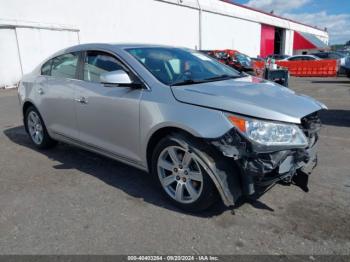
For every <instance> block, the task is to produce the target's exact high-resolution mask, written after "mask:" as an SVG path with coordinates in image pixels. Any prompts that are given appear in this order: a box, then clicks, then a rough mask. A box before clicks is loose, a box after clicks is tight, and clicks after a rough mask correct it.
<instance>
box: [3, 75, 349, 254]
mask: <svg viewBox="0 0 350 262" xmlns="http://www.w3.org/2000/svg"><path fill="white" fill-rule="evenodd" d="M290 87H291V88H292V89H294V90H296V91H298V92H301V93H304V94H307V95H310V96H313V97H314V98H316V99H319V100H320V101H322V102H323V103H325V104H326V105H327V106H328V107H329V110H328V111H326V112H323V113H322V121H323V123H324V127H323V129H322V132H321V141H320V148H319V165H318V167H317V168H316V170H315V171H314V173H313V174H312V176H311V177H310V184H309V189H310V190H309V192H308V193H306V192H304V191H302V190H301V189H300V188H298V187H296V186H282V185H277V186H275V187H273V188H272V189H271V190H270V191H268V192H267V193H266V194H265V195H263V196H262V197H261V198H260V199H259V200H258V201H251V202H249V203H244V204H242V205H241V206H240V207H238V208H237V209H236V210H235V214H234V215H232V214H231V212H230V210H227V209H225V207H224V206H223V205H218V206H216V207H215V208H213V209H212V210H211V211H207V212H205V213H201V214H185V213H183V212H182V211H180V210H178V209H176V208H173V207H172V206H171V205H170V204H169V203H168V202H167V201H166V200H165V199H164V198H163V197H162V195H161V194H160V192H157V191H156V189H155V187H153V185H152V182H151V179H150V178H149V176H148V175H147V174H146V173H144V172H141V171H139V170H137V169H135V168H132V167H129V166H126V165H124V164H121V163H119V162H116V161H113V160H110V159H107V158H104V157H101V156H98V155H96V154H93V153H89V152H86V151H83V150H81V149H77V148H74V147H72V146H69V145H65V144H59V145H58V146H57V147H56V148H54V149H52V150H49V151H38V150H36V149H34V148H33V146H32V145H31V143H30V141H29V138H28V137H27V135H26V133H25V131H24V128H23V125H22V122H21V121H22V120H21V115H20V110H19V107H18V100H17V97H16V90H2V91H0V254H203V253H205V254H350V81H349V79H347V78H329V79H321V78H292V79H291V81H290Z"/></svg>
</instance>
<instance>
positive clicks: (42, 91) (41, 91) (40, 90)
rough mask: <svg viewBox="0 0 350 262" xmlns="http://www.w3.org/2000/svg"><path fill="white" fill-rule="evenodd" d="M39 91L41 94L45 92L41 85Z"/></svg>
mask: <svg viewBox="0 0 350 262" xmlns="http://www.w3.org/2000/svg"><path fill="white" fill-rule="evenodd" d="M38 93H39V95H43V94H44V90H43V89H42V88H41V87H39V88H38Z"/></svg>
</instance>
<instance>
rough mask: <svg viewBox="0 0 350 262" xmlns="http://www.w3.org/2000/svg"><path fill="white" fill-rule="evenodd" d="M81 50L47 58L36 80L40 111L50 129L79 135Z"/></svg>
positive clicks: (76, 136)
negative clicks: (78, 77) (78, 107)
mask: <svg viewBox="0 0 350 262" xmlns="http://www.w3.org/2000/svg"><path fill="white" fill-rule="evenodd" d="M78 57H79V54H78V53H69V54H64V55H61V56H58V57H55V58H53V59H51V60H49V61H48V62H46V63H45V64H44V65H43V66H42V68H41V73H42V75H43V76H41V77H40V78H39V81H37V83H36V85H37V93H38V96H39V97H40V98H39V100H40V111H41V114H42V116H43V118H44V121H45V124H46V127H47V128H48V130H49V132H55V133H58V134H60V135H64V136H68V137H70V138H73V139H79V130H78V126H77V121H76V102H75V101H74V99H75V97H76V87H77V83H79V82H80V80H77V79H74V78H76V75H77V67H78Z"/></svg>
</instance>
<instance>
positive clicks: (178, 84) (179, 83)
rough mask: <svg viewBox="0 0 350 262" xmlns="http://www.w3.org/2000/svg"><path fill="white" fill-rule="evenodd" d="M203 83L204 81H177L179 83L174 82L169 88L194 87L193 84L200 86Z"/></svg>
mask: <svg viewBox="0 0 350 262" xmlns="http://www.w3.org/2000/svg"><path fill="white" fill-rule="evenodd" d="M203 82H205V81H195V80H193V79H186V80H184V81H179V82H175V83H173V84H170V86H184V85H194V84H200V83H203Z"/></svg>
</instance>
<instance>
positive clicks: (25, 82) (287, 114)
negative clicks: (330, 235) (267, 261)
mask: <svg viewBox="0 0 350 262" xmlns="http://www.w3.org/2000/svg"><path fill="white" fill-rule="evenodd" d="M18 92H19V99H20V104H21V108H22V112H23V118H24V126H25V129H26V131H27V132H28V134H29V137H30V139H31V140H32V142H33V144H34V145H35V146H36V147H38V148H39V149H44V148H49V147H52V146H54V145H55V144H56V142H57V141H61V142H65V143H69V144H73V145H76V146H79V147H81V148H84V149H87V150H90V151H93V152H97V153H99V154H102V155H104V156H107V157H110V158H113V159H116V160H118V161H122V162H124V163H127V164H129V165H132V166H134V167H137V168H139V169H142V170H145V171H148V172H150V173H151V174H152V176H153V177H154V179H155V183H157V185H158V186H159V189H160V190H161V191H162V192H163V193H164V195H165V196H166V197H167V198H168V199H169V200H170V201H172V202H173V203H174V204H175V205H177V206H179V207H181V208H183V209H185V210H190V211H198V210H203V209H206V208H208V207H210V206H211V205H212V204H214V203H215V202H216V201H217V200H219V199H220V198H221V200H222V201H223V202H224V204H226V205H227V206H233V205H234V203H235V201H237V199H238V198H239V197H241V196H242V195H248V196H252V195H258V194H259V192H261V190H263V189H264V188H267V187H269V186H271V185H273V184H276V183H277V182H279V181H283V182H284V183H293V184H298V185H300V186H301V187H303V188H304V189H306V188H307V179H306V178H307V176H308V175H309V174H310V173H311V171H312V169H313V168H314V166H315V165H316V160H317V154H316V145H317V142H318V131H319V127H320V120H319V117H318V111H320V110H322V109H325V108H326V107H325V106H324V105H323V104H321V103H320V102H318V101H316V100H314V99H312V98H310V97H307V96H304V95H300V94H296V93H294V92H293V91H292V90H290V89H288V88H285V87H282V86H280V85H278V84H275V83H271V82H268V81H265V80H262V79H259V78H256V77H252V76H248V75H246V74H244V73H243V74H241V73H238V72H237V71H235V70H233V69H232V68H230V67H227V66H226V65H223V64H221V63H219V62H217V61H215V60H213V59H212V58H210V57H208V56H206V55H204V54H202V53H199V52H197V51H194V50H189V49H185V48H174V47H168V46H155V45H140V44H137V45H135V44H133V45H116V44H86V45H78V46H74V47H71V48H68V49H65V50H62V51H60V52H58V53H56V54H54V55H53V56H52V57H50V58H48V59H47V60H45V61H44V62H43V63H42V64H41V65H40V66H38V67H37V68H36V69H35V70H34V71H33V72H32V73H30V74H28V75H26V76H24V77H23V79H22V80H21V82H20V85H19V89H18ZM305 181H306V182H305Z"/></svg>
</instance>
